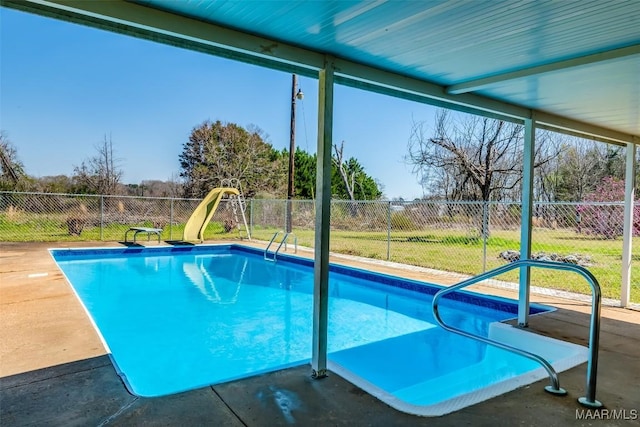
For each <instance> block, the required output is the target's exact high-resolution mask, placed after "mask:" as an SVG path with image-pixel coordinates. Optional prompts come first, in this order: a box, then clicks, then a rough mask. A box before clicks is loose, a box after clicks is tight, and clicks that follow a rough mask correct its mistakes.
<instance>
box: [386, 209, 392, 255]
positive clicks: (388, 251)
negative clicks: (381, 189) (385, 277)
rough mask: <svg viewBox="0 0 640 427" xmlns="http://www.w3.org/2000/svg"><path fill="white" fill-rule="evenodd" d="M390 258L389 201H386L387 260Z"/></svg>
mask: <svg viewBox="0 0 640 427" xmlns="http://www.w3.org/2000/svg"><path fill="white" fill-rule="evenodd" d="M390 260H391V202H390V201H389V202H388V203H387V261H390Z"/></svg>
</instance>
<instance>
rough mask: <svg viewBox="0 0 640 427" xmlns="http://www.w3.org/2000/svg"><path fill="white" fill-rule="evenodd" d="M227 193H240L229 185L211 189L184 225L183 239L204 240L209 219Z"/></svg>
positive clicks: (191, 240)
mask: <svg viewBox="0 0 640 427" xmlns="http://www.w3.org/2000/svg"><path fill="white" fill-rule="evenodd" d="M225 194H232V195H235V196H236V197H237V196H238V195H239V194H240V193H239V192H238V190H237V189H235V188H228V187H222V188H214V189H213V190H211V191H209V194H207V195H206V197H205V198H204V199H202V201H201V202H200V204H199V205H198V207H197V208H196V210H195V211H193V213H192V214H191V216H190V217H189V220H188V221H187V223H186V225H185V226H184V232H183V234H182V240H183V241H185V242H193V241H200V242H202V241H204V230H205V229H206V228H207V225H209V221H211V218H212V217H213V214H214V213H215V211H216V209H217V208H218V205H219V204H220V200H222V198H223V197H224V195H225Z"/></svg>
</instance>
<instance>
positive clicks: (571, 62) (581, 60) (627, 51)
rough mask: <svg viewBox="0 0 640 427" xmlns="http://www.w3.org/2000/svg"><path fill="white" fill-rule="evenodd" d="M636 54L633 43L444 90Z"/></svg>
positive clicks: (471, 87) (465, 90)
mask: <svg viewBox="0 0 640 427" xmlns="http://www.w3.org/2000/svg"><path fill="white" fill-rule="evenodd" d="M638 54H640V44H635V45H631V46H627V47H622V48H619V49H611V50H607V51H605V52H599V53H593V54H590V55H584V56H579V57H577V58H572V59H565V60H562V61H556V62H552V63H550V64H544V65H538V66H535V67H529V68H523V69H520V70H516V71H510V72H507V73H501V74H496V75H493V76H489V77H483V78H479V79H474V80H469V81H466V82H463V83H458V84H454V85H451V86H448V87H447V89H446V90H447V93H448V94H451V95H459V94H463V93H468V92H474V91H477V90H480V89H482V88H484V87H486V86H490V85H493V84H496V83H502V82H505V81H508V80H514V79H520V78H523V77H529V76H533V75H536V74H542V73H548V72H551V71H559V70H564V69H567V68H572V67H578V66H580V65H588V64H593V63H596V62H602V61H611V60H613V59H618V58H624V57H626V56H631V55H638Z"/></svg>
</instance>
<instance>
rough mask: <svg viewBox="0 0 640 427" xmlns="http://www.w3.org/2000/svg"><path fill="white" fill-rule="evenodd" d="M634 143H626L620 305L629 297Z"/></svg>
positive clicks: (634, 160) (633, 195)
mask: <svg viewBox="0 0 640 427" xmlns="http://www.w3.org/2000/svg"><path fill="white" fill-rule="evenodd" d="M635 164H636V145H635V144H627V164H626V172H625V177H624V230H623V233H622V236H623V237H622V283H621V288H620V306H621V307H626V306H628V305H629V302H630V298H631V258H632V257H631V250H632V240H633V239H632V238H633V213H634V205H635V203H634V200H635V191H636V170H635V169H636V168H635Z"/></svg>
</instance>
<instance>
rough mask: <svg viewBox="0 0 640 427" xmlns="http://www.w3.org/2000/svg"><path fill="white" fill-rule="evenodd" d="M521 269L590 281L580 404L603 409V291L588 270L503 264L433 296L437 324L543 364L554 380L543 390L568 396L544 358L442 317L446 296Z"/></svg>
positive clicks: (541, 264) (557, 265) (570, 266)
mask: <svg viewBox="0 0 640 427" xmlns="http://www.w3.org/2000/svg"><path fill="white" fill-rule="evenodd" d="M521 267H539V268H546V269H552V270H565V271H573V272H575V273H578V274H580V275H581V276H582V277H584V278H585V279H586V280H587V282H589V285H590V286H591V292H592V302H591V322H590V327H589V356H588V363H587V392H586V396H585V397H580V398H579V399H578V402H580V404H581V405H583V406H586V407H588V408H601V407H602V406H603V405H602V403H600V402H599V401H597V400H596V377H597V374H598V347H599V340H600V303H601V299H602V296H601V292H600V284H599V283H598V281H597V280H596V278H595V277H594V276H593V274H591V272H590V271H589V270H587V269H586V268H584V267H582V266H579V265H575V264H564V263H559V262H553V261H542V260H531V259H523V260H518V261H514V262H512V263H510V264H507V265H503V266H501V267H498V268H495V269H493V270H489V271H487V272H485V273H482V274H479V275H477V276H474V277H471V278H469V279H466V280H463V281H462V282H460V283H458V284H456V285H453V286H450V287H448V288H445V289H442V290H440V291H438V292H437V293H436V294H435V295H434V297H433V306H432V308H433V315H434V317H435V320H436V322H438V324H439V325H440V326H441V327H442V328H444V329H446V330H447V331H450V332H453V333H456V334H459V335H462V336H465V337H467V338H471V339H475V340H477V341H481V342H483V343H485V344H489V345H492V346H495V347H498V348H501V349H503V350H507V351H510V352H512V353H515V354H518V355H520V356H523V357H526V358H528V359H531V360H533V361H536V362H538V363H540V364H541V365H542V366H543V367H544V368H545V370H546V371H547V373H548V374H549V379H550V380H551V384H550V385H548V386H546V387H545V388H544V389H545V390H546V391H547V392H549V393H551V394H555V395H561V396H563V395H566V394H567V392H566V391H565V390H564V389H562V388H561V387H560V381H559V380H558V374H557V372H556V371H555V369H554V368H553V367H552V366H551V364H550V363H549V362H548V361H547V360H546V359H544V358H543V357H541V356H539V355H537V354H534V353H530V352H528V351H525V350H522V349H519V348H517V347H513V346H510V345H508V344H505V343H502V342H499V341H495V340H492V339H490V338H486V337H483V336H480V335H475V334H472V333H470V332H467V331H464V330H462V329H458V328H456V327H453V326H450V325H447V324H446V323H445V322H444V321H443V320H442V318H441V316H440V312H439V305H438V304H439V302H440V300H441V299H442V298H443V297H444V296H445V295H447V294H450V293H452V292H455V291H457V290H459V289H462V288H466V287H467V286H470V285H473V284H475V283H478V282H481V281H483V280H486V279H490V278H492V277H495V276H498V275H500V274H503V273H506V272H507V271H511V270H515V269H517V268H521ZM528 309H529V307H528V305H527V310H528Z"/></svg>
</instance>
